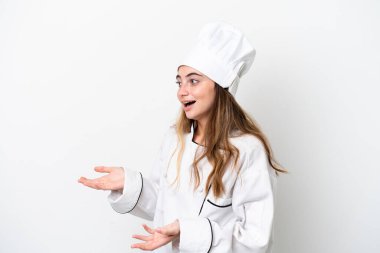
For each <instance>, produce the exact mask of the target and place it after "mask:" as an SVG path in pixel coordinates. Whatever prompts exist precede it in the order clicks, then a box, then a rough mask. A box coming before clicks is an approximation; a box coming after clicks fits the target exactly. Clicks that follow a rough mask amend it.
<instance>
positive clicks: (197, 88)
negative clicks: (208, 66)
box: [176, 65, 216, 123]
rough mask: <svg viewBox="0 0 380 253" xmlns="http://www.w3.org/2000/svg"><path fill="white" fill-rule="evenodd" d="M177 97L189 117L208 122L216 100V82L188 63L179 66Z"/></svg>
mask: <svg viewBox="0 0 380 253" xmlns="http://www.w3.org/2000/svg"><path fill="white" fill-rule="evenodd" d="M176 79H177V82H176V83H177V84H178V92H177V97H178V100H179V101H180V102H181V104H182V108H183V110H184V111H185V114H186V117H187V118H188V119H194V120H197V121H200V122H202V123H203V122H207V120H208V117H209V114H210V111H211V108H212V106H213V103H214V100H215V91H216V89H215V85H216V84H215V82H214V81H213V80H211V79H210V78H208V77H207V76H206V75H204V74H203V73H201V72H199V71H198V70H196V69H194V68H191V67H189V66H186V65H182V66H180V67H179V68H178V75H177V77H176Z"/></svg>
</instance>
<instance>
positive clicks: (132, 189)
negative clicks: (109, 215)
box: [108, 132, 169, 220]
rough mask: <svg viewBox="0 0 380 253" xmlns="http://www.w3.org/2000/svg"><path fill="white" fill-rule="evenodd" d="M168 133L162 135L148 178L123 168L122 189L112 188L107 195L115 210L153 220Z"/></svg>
mask: <svg viewBox="0 0 380 253" xmlns="http://www.w3.org/2000/svg"><path fill="white" fill-rule="evenodd" d="M168 134H169V132H167V133H166V134H165V135H164V138H163V141H162V142H161V146H160V149H159V152H158V153H157V155H156V158H155V160H154V163H153V167H152V170H151V174H150V176H149V178H145V177H144V176H143V175H142V174H141V172H138V171H135V170H132V169H129V168H125V170H124V173H125V179H124V188H123V190H122V191H114V190H113V191H111V193H110V194H109V196H108V201H109V203H110V204H111V207H112V208H113V209H114V210H115V211H116V212H118V213H123V214H124V213H130V214H133V215H135V216H138V217H141V218H143V219H147V220H153V217H154V212H155V210H156V203H157V196H158V190H159V185H160V178H161V174H162V169H163V168H164V156H165V154H166V151H167V150H166V149H167V147H166V146H167V145H166V143H167V138H168Z"/></svg>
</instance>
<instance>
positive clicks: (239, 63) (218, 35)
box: [177, 21, 256, 95]
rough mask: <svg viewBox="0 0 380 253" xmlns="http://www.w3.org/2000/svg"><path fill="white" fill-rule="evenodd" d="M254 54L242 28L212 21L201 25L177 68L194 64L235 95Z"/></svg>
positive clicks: (253, 49) (193, 66) (193, 65)
mask: <svg viewBox="0 0 380 253" xmlns="http://www.w3.org/2000/svg"><path fill="white" fill-rule="evenodd" d="M255 54H256V50H255V48H254V47H253V46H252V45H251V43H250V42H249V41H248V39H247V38H246V37H245V36H244V34H243V33H242V32H241V31H240V30H238V29H237V28H235V27H234V26H232V25H230V24H227V23H225V22H221V21H220V22H211V23H208V24H206V25H205V26H204V27H203V28H202V29H201V31H200V32H199V34H198V37H197V42H196V45H195V46H194V47H193V48H192V49H191V50H190V51H189V53H188V54H187V55H186V57H185V58H184V59H183V60H182V62H180V64H179V66H178V68H179V67H180V66H181V65H187V66H189V67H192V68H194V69H196V70H198V71H200V72H202V73H203V74H205V75H206V76H208V77H209V78H210V79H212V80H213V81H214V82H216V83H217V84H219V85H220V86H222V87H223V88H228V91H229V92H230V93H231V94H232V95H235V94H236V90H237V87H238V85H239V81H240V78H241V77H242V76H243V75H244V74H245V73H246V72H247V71H248V70H249V68H250V67H251V65H252V63H253V60H254V58H255ZM177 70H178V69H177Z"/></svg>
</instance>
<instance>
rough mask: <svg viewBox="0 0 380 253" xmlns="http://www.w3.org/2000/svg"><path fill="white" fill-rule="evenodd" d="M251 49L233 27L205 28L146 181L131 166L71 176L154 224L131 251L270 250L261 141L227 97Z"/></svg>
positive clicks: (267, 157)
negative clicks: (176, 115) (92, 176)
mask: <svg viewBox="0 0 380 253" xmlns="http://www.w3.org/2000/svg"><path fill="white" fill-rule="evenodd" d="M254 55H255V49H254V48H253V47H252V46H251V45H250V43H249V42H248V40H247V39H246V38H245V36H244V35H243V34H242V33H241V32H240V31H239V30H237V29H236V28H234V27H233V26H231V25H229V24H226V23H223V22H215V23H209V24H207V25H206V26H205V27H204V28H203V29H202V30H201V32H200V34H199V36H198V42H197V44H196V46H195V47H194V48H193V50H191V51H190V53H189V54H188V55H187V57H186V58H185V60H184V61H183V62H182V63H181V64H180V65H179V67H178V70H177V76H176V79H177V84H178V86H179V88H178V92H177V97H178V100H179V101H180V102H181V104H182V108H181V113H180V115H179V118H178V120H177V122H176V124H175V125H173V126H171V127H170V128H169V129H168V131H167V132H166V134H165V136H164V139H163V142H162V144H161V148H160V152H159V155H158V157H157V158H156V161H155V163H154V167H153V168H152V172H151V176H150V177H149V178H145V177H143V175H142V174H141V173H140V172H137V171H135V170H133V169H130V168H121V167H104V166H100V167H96V168H95V170H96V171H97V172H103V173H108V174H107V175H105V176H103V177H100V178H97V179H92V180H91V179H87V178H84V177H82V178H80V179H79V182H81V183H83V184H84V185H86V186H88V187H92V188H94V189H102V190H111V193H110V195H109V197H108V199H109V202H110V204H111V206H112V208H113V209H114V210H115V211H116V212H119V213H130V214H133V215H135V216H138V217H141V218H144V219H147V220H153V221H154V222H153V223H154V227H155V228H151V227H149V226H147V225H143V227H144V229H145V230H146V231H147V233H148V235H134V236H133V237H134V238H136V239H139V240H142V241H143V242H141V243H136V244H133V245H132V248H140V249H142V250H155V252H198V253H200V252H239V253H241V252H250V253H258V252H270V251H271V246H272V233H273V229H272V225H273V214H274V194H275V184H276V176H277V174H278V172H286V171H285V170H284V169H282V168H281V167H280V166H279V165H278V164H277V163H276V162H275V160H274V158H273V156H272V152H271V149H270V146H269V143H268V141H267V140H266V138H265V136H264V134H263V133H262V131H261V130H260V129H259V128H258V126H257V124H256V123H255V122H254V121H253V120H252V118H251V117H250V116H249V115H248V114H247V113H246V112H244V110H243V109H242V108H241V107H240V106H239V105H238V103H237V102H236V100H235V99H234V94H235V92H236V89H237V86H238V83H239V80H240V78H241V76H242V75H243V74H245V73H246V72H247V71H248V69H249V68H250V66H251V65H252V62H253V58H254Z"/></svg>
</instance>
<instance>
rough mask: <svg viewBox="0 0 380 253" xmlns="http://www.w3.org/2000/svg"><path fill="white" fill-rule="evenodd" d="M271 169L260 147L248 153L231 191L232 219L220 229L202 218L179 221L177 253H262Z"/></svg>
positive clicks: (267, 222) (269, 223)
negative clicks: (179, 251)
mask: <svg viewBox="0 0 380 253" xmlns="http://www.w3.org/2000/svg"><path fill="white" fill-rule="evenodd" d="M271 169H272V168H271V167H270V165H269V164H268V160H267V157H266V153H265V150H264V149H263V147H262V146H260V145H259V146H257V147H256V148H255V149H252V150H250V151H249V152H248V153H247V155H246V157H245V159H244V163H243V164H242V167H241V173H240V174H239V176H238V178H237V179H236V183H235V186H234V188H233V192H232V210H233V213H234V215H233V218H232V219H231V220H230V221H229V222H228V223H227V224H224V225H223V226H221V225H220V224H218V223H217V222H215V221H213V220H210V219H208V218H205V217H198V218H195V219H179V222H180V230H181V232H180V250H181V252H220V253H222V252H239V253H245V252H246V253H248V252H249V253H264V252H266V249H267V247H268V244H269V242H270V241H269V240H270V236H271V232H272V222H273V213H274V203H273V191H272V184H271V175H270V171H269V170H271ZM194 234H196V235H197V236H194Z"/></svg>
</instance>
